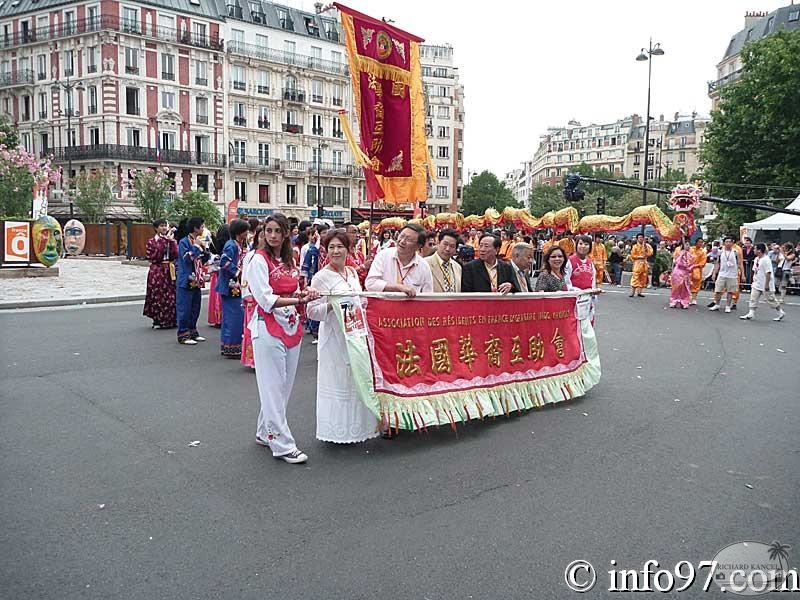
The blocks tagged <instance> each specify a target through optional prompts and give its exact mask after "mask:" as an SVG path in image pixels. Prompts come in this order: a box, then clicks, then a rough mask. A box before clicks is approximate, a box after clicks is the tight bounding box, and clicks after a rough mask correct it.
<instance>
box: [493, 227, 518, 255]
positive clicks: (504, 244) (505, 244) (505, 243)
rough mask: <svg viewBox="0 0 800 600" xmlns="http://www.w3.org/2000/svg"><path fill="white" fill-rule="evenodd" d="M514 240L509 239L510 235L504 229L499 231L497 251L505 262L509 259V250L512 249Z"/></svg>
mask: <svg viewBox="0 0 800 600" xmlns="http://www.w3.org/2000/svg"><path fill="white" fill-rule="evenodd" d="M515 245H516V244H515V243H514V240H512V239H511V235H510V234H509V232H508V231H507V230H505V229H503V230H501V231H500V252H498V253H497V256H498V257H499V258H502V259H503V260H505V261H506V262H508V261H510V260H511V252H512V251H513V250H514V246H515Z"/></svg>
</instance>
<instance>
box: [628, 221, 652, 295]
mask: <svg viewBox="0 0 800 600" xmlns="http://www.w3.org/2000/svg"><path fill="white" fill-rule="evenodd" d="M652 255H653V247H652V246H651V245H650V244H646V243H645V241H644V234H643V233H637V234H636V243H635V244H634V245H633V247H631V253H630V258H631V260H633V273H632V275H631V294H630V297H631V298H633V297H634V296H639V297H640V298H644V294H643V293H642V290H643V289H644V288H645V287H647V274H648V273H647V258H648V257H649V256H652Z"/></svg>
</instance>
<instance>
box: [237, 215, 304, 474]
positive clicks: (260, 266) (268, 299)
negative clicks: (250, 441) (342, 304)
mask: <svg viewBox="0 0 800 600" xmlns="http://www.w3.org/2000/svg"><path fill="white" fill-rule="evenodd" d="M264 240H265V243H264V244H263V245H262V247H261V248H259V249H258V250H257V251H256V254H255V256H253V258H252V260H250V262H249V263H248V265H247V269H246V271H245V279H246V280H247V285H248V286H249V288H250V292H251V293H252V294H253V299H254V300H255V302H256V305H257V306H256V312H255V314H254V315H253V318H252V319H251V320H250V323H248V327H249V329H250V334H251V337H252V340H253V358H254V359H255V365H256V380H257V382H258V395H259V398H260V401H261V411H260V413H259V415H258V425H257V428H256V442H257V443H258V444H260V445H262V446H268V447H269V448H270V450H271V451H272V455H273V456H274V457H275V458H280V459H282V460H284V461H286V462H288V463H292V464H298V463H304V462H306V461H307V460H308V456H306V455H305V454H304V453H303V452H301V451H300V450H299V449H298V448H297V444H296V443H295V440H294V437H293V436H292V432H291V430H290V429H289V424H288V423H287V421H286V404H287V403H288V402H289V396H290V395H291V393H292V386H293V385H294V378H295V374H296V373H297V362H298V359H299V358H300V341H301V339H302V337H303V329H302V327H301V326H300V318H299V315H298V314H297V310H296V307H297V305H299V304H305V303H307V302H309V301H311V300H316V299H317V298H319V293H318V292H317V291H316V290H313V289H310V288H307V289H305V290H304V291H302V292H301V291H300V289H299V286H298V282H299V274H298V271H297V267H296V266H295V264H294V260H293V259H292V243H291V240H290V239H289V221H288V220H287V219H286V217H285V216H283V215H282V214H279V213H273V214H272V215H270V216H269V217H267V219H266V221H265V222H264Z"/></svg>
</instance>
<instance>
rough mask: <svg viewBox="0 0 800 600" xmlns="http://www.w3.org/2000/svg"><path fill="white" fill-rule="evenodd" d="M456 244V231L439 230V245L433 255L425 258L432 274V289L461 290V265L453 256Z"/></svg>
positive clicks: (440, 290) (442, 290) (438, 290)
mask: <svg viewBox="0 0 800 600" xmlns="http://www.w3.org/2000/svg"><path fill="white" fill-rule="evenodd" d="M457 246H458V233H457V232H456V231H455V230H453V229H442V230H441V231H440V232H439V245H438V246H437V248H436V252H435V253H434V254H433V256H429V257H428V258H426V259H425V261H426V262H427V263H428V266H429V267H430V269H431V274H432V276H433V291H434V292H437V293H452V292H460V291H461V265H460V264H458V263H457V262H456V261H455V260H454V259H453V256H454V255H455V253H456V247H457Z"/></svg>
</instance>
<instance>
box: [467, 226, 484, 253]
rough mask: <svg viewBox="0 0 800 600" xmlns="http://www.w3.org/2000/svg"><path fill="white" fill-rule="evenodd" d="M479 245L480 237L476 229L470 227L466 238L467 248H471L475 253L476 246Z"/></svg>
mask: <svg viewBox="0 0 800 600" xmlns="http://www.w3.org/2000/svg"><path fill="white" fill-rule="evenodd" d="M480 243H481V235H480V233H479V232H478V230H477V229H475V228H474V227H471V228H470V230H469V237H468V238H467V246H470V247H472V249H473V250H475V251H476V252H477V251H478V245H479V244H480Z"/></svg>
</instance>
